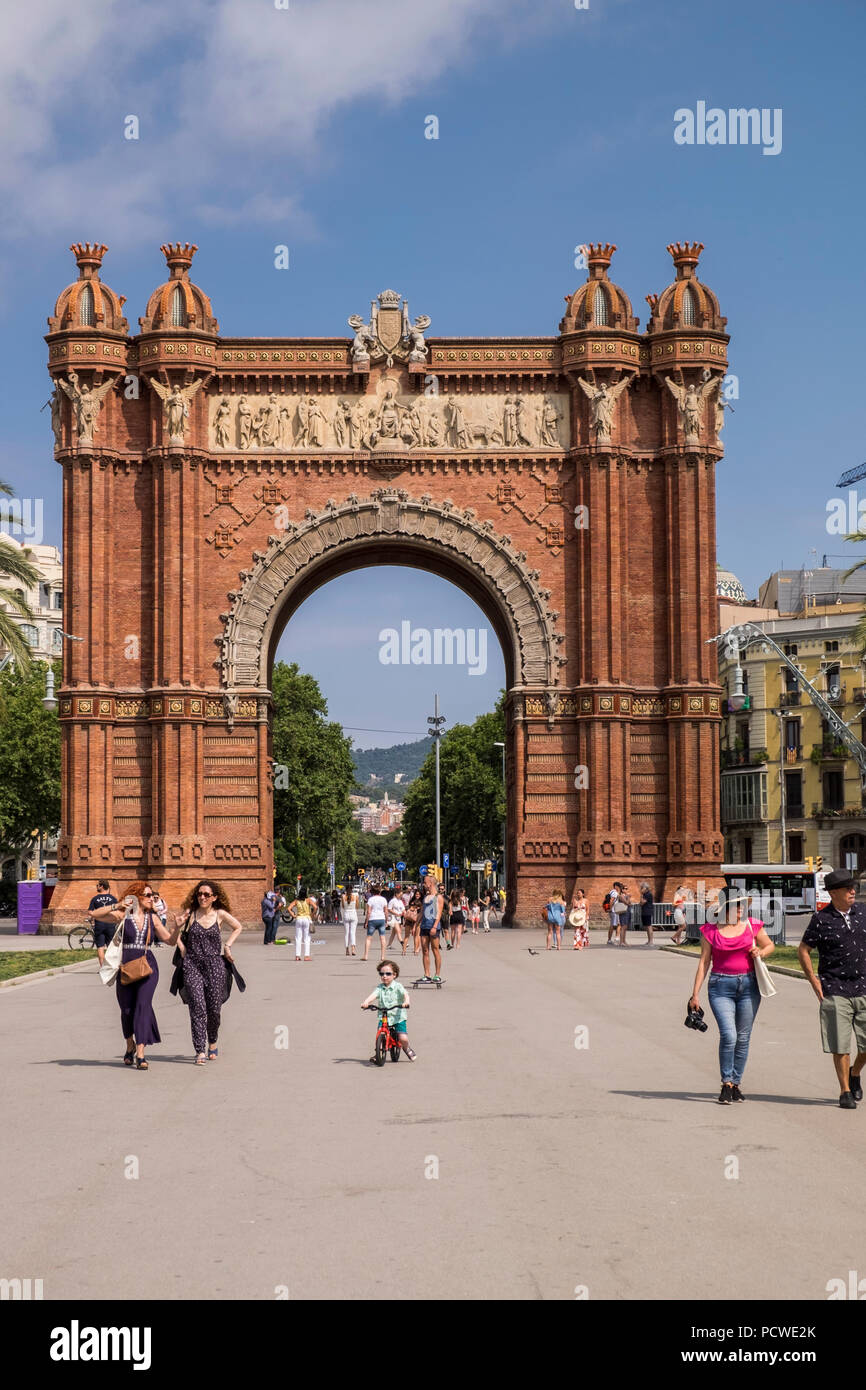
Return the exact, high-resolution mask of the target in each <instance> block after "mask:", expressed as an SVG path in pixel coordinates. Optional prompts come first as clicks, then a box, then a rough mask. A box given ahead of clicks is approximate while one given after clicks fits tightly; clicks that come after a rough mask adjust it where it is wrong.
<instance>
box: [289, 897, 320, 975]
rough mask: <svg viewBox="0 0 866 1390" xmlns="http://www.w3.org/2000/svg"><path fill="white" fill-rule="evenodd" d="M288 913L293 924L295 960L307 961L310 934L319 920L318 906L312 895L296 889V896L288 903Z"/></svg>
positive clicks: (308, 958) (308, 957)
mask: <svg viewBox="0 0 866 1390" xmlns="http://www.w3.org/2000/svg"><path fill="white" fill-rule="evenodd" d="M289 912H290V913H291V915H292V917H293V919H294V923H295V960H301V959H302V958H303V959H304V960H305V961H309V960H310V959H311V957H310V932H311V930H312V926H313V923H314V922H317V921H318V920H319V904H318V902H317V901H316V899H315V898H314V897H313V895H312V893H307V892H306V890H305V889H303V888H299V889H298V896H297V897H296V898H293V899H292V901H291V902H290V903H289Z"/></svg>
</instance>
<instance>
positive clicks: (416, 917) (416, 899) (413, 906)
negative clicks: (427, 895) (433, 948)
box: [403, 888, 423, 956]
mask: <svg viewBox="0 0 866 1390" xmlns="http://www.w3.org/2000/svg"><path fill="white" fill-rule="evenodd" d="M422 903H423V896H422V894H421V891H420V889H418V888H416V889H415V890H414V891H413V892H412V893H410V894H409V901H408V902H407V903H406V911H405V912H404V914H403V955H404V956H405V954H406V947H407V946H408V945H409V942H410V940H411V941H412V942H413V944H414V945H415V946H416V948H417V945H418V929H419V926H420V919H421V907H422ZM416 954H417V950H416Z"/></svg>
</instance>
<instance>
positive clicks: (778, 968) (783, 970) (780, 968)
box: [659, 946, 806, 980]
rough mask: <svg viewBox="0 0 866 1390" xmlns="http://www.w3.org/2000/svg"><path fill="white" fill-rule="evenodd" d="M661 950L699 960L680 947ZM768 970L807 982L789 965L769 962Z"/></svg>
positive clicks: (799, 971)
mask: <svg viewBox="0 0 866 1390" xmlns="http://www.w3.org/2000/svg"><path fill="white" fill-rule="evenodd" d="M659 949H660V950H662V951H667V952H668V954H669V955H672V956H686V957H687V958H688V959H689V960H697V959H698V957H697V956H696V955H695V953H694V951H684V950H682V948H681V947H679V946H661V947H660V948H659ZM767 969H768V970H770V971H772V973H773V974H774V975H788V976H790V978H791V979H792V980H805V978H806V976H805V975H804V974H803V972H802V970H792V969H791V967H790V966H789V965H770V964H769V962H768V963H767Z"/></svg>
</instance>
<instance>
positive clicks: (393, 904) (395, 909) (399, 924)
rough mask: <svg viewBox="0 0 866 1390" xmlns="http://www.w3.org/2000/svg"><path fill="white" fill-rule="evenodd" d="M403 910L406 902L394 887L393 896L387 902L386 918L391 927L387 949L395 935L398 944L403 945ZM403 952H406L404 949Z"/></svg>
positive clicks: (404, 910)
mask: <svg viewBox="0 0 866 1390" xmlns="http://www.w3.org/2000/svg"><path fill="white" fill-rule="evenodd" d="M405 912H406V904H405V903H404V902H403V899H402V898H401V897H400V894H399V893H398V892H397V890H396V888H395V890H394V893H393V896H392V897H391V899H390V900H389V902H388V908H387V918H386V921H387V923H388V926H389V927H390V928H391V935H390V936H389V937H388V950H389V951H390V949H391V942H392V941H393V940H394V937H395V936H396V938H397V940H398V941H399V943H400V945H401V946H402V945H403V917H404V915H405ZM403 954H404V955H405V954H406V953H405V951H404V952H403Z"/></svg>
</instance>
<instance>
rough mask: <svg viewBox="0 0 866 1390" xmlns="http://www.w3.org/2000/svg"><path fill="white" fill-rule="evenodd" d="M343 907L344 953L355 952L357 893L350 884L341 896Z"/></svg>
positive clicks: (350, 953) (351, 953) (352, 953)
mask: <svg viewBox="0 0 866 1390" xmlns="http://www.w3.org/2000/svg"><path fill="white" fill-rule="evenodd" d="M340 901H341V903H342V907H343V936H344V939H345V942H346V955H347V956H348V955H354V954H355V932H356V931H357V930H358V894H357V893H356V892H355V890H354V888H353V887H352V885H351V884H349V885H348V887H347V888H346V891H345V893H343V895H342V897H341V900H340Z"/></svg>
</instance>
